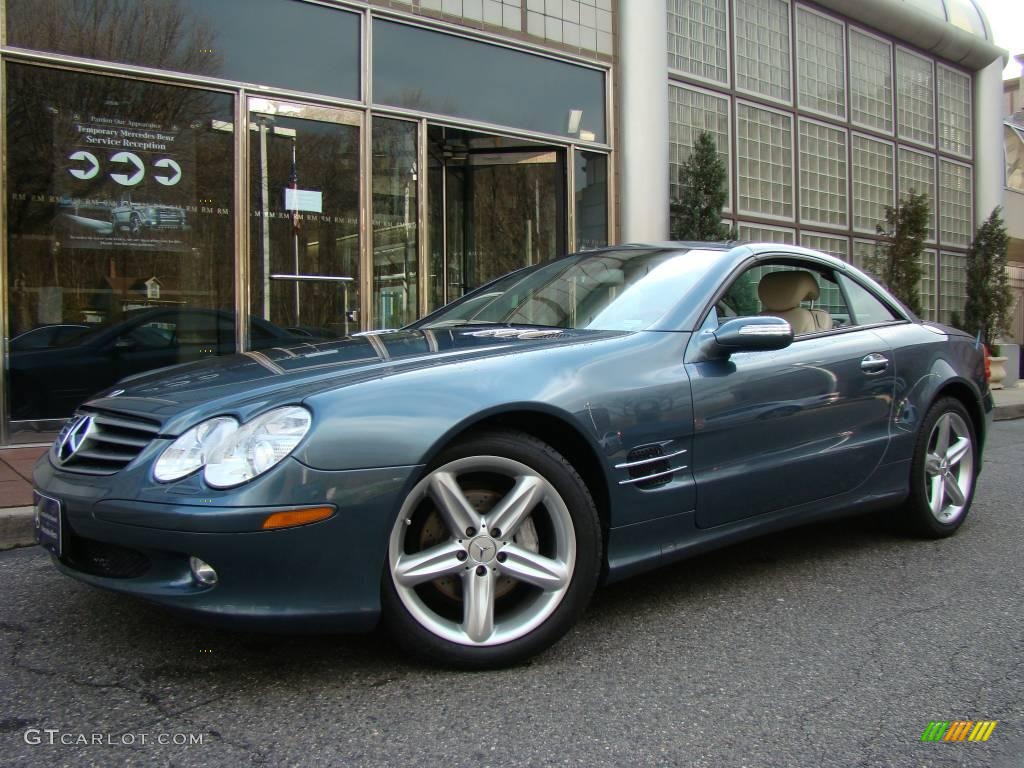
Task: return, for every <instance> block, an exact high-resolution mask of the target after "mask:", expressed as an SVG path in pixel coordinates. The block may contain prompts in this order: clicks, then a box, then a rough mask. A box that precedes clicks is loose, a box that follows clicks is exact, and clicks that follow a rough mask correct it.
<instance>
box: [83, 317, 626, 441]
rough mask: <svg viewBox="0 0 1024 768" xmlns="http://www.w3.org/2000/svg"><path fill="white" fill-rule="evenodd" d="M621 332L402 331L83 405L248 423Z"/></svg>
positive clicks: (305, 349) (244, 357)
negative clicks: (341, 394)
mask: <svg viewBox="0 0 1024 768" xmlns="http://www.w3.org/2000/svg"><path fill="white" fill-rule="evenodd" d="M624 333H626V332H622V331H587V330H568V329H547V328H524V327H519V328H516V327H512V328H509V327H504V326H503V327H487V328H474V327H469V328H458V329H445V330H423V331H419V330H403V331H385V332H377V333H367V334H362V335H359V336H355V337H350V338H346V339H341V340H332V341H327V342H316V343H306V344H300V345H297V346H289V347H274V348H272V349H264V350H259V351H251V352H245V353H242V354H237V355H226V356H223V357H215V358H209V359H207V360H202V361H198V362H194V363H185V364H183V365H175V366H172V367H170V368H163V369H160V370H157V371H149V372H147V373H143V374H139V375H136V376H132V377H129V378H127V379H123V380H122V381H120V382H118V383H117V384H116V385H115V386H114V387H113V388H111V389H109V390H107V391H105V392H102V393H100V394H99V395H97V396H96V397H95V398H93V399H91V400H90V401H89V402H88V403H86V406H87V407H91V408H102V409H109V410H114V411H118V412H121V413H127V414H133V415H137V416H141V417H145V418H150V419H155V420H158V421H160V422H161V423H162V424H163V427H164V428H163V429H162V431H163V432H164V434H174V432H175V430H176V429H177V428H180V425H177V424H173V423H171V422H172V420H173V417H174V416H176V415H177V414H179V413H182V412H184V411H186V410H188V411H190V412H193V411H199V412H201V414H205V413H210V414H212V413H214V412H220V413H225V412H227V413H236V414H237V415H238V416H239V417H240V418H242V419H245V418H247V417H248V415H249V414H250V413H251V412H253V411H256V410H259V409H261V408H263V407H265V406H266V404H267V403H268V401H270V400H274V401H282V395H284V396H286V397H287V399H288V401H290V402H297V401H300V400H302V399H304V398H306V397H309V396H310V395H313V394H316V393H318V392H321V391H324V390H327V389H335V388H338V387H341V386H346V385H349V384H354V383H357V382H361V381H366V380H369V379H375V378H382V377H385V376H392V375H395V374H398V373H402V372H405V371H410V370H418V369H423V368H429V367H434V366H443V365H454V364H458V363H461V362H465V361H467V360H475V359H479V358H482V357H490V356H494V355H504V354H509V353H512V352H520V351H527V350H530V349H537V348H550V347H557V346H563V345H567V344H578V343H580V342H583V341H593V340H596V339H601V338H606V337H615V336H622V335H624Z"/></svg>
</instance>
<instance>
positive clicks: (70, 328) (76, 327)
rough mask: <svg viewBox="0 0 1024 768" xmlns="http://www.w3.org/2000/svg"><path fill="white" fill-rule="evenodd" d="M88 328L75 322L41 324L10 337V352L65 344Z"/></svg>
mask: <svg viewBox="0 0 1024 768" xmlns="http://www.w3.org/2000/svg"><path fill="white" fill-rule="evenodd" d="M88 330H89V326H88V325H82V324H76V323H54V324H53V325H41V326H39V327H38V328H33V329H32V330H31V331H25V332H24V333H20V334H18V335H17V336H15V337H14V338H13V339H11V344H10V350H11V351H12V352H24V351H25V350H27V349H46V348H47V347H55V346H57V345H58V344H66V343H67V342H69V341H71V340H72V339H74V338H76V337H78V336H81V335H82V334H83V333H84V332H86V331H88Z"/></svg>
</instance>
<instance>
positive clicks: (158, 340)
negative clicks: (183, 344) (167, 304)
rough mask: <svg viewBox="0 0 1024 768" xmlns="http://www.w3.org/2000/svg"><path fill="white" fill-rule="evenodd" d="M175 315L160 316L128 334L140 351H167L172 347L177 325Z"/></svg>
mask: <svg viewBox="0 0 1024 768" xmlns="http://www.w3.org/2000/svg"><path fill="white" fill-rule="evenodd" d="M176 320H177V317H176V316H175V315H161V316H160V317H158V318H154V319H153V320H150V321H149V322H148V323H143V324H141V325H138V326H136V327H135V328H133V329H132V330H131V331H130V332H129V336H131V338H132V340H133V341H134V342H135V343H136V344H137V345H138V346H139V348H140V349H167V348H168V347H171V346H173V345H174V343H175V340H174V337H175V333H176V332H177V327H178V324H177V322H175V321H176Z"/></svg>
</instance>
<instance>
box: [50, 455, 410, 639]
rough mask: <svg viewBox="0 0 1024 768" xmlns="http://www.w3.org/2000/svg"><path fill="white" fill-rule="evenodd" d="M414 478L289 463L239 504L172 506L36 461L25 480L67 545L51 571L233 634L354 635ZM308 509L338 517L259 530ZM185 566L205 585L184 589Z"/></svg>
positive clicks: (187, 582)
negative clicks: (55, 503)
mask: <svg viewBox="0 0 1024 768" xmlns="http://www.w3.org/2000/svg"><path fill="white" fill-rule="evenodd" d="M418 469H419V468H418V467H414V466H413V467H389V468H384V469H361V470H351V471H322V470H314V469H311V468H309V467H307V466H305V465H303V464H301V463H299V462H298V461H296V460H295V459H293V458H289V459H287V460H286V461H285V462H283V463H282V464H281V465H280V466H278V467H276V468H275V469H274V470H272V471H271V472H269V473H268V476H267V477H266V478H262V477H261V478H257V480H256V481H253V483H251V484H248V485H246V486H243V488H244V489H245V490H244V492H243V493H238V494H235V495H234V496H236V497H237V498H233V495H232V494H231V492H230V491H227V492H223V491H222V492H217V493H215V494H214V493H210V494H209V497H208V498H197V496H196V494H191V493H188V494H182V495H181V496H180V499H181V500H180V501H178V500H177V499H175V498H174V497H173V494H172V493H170V492H169V493H167V494H165V497H164V498H162V499H160V500H159V501H154V500H142V499H139V498H138V495H142V494H131V493H126V492H125V491H126V490H127V489H126V488H125V483H124V481H123V480H121V481H115V480H114V479H113V477H114V476H108V477H89V476H84V475H76V474H72V473H69V472H64V471H61V470H59V469H57V468H55V467H54V466H53V465H52V463H51V462H50V460H49V458H48V457H45V456H44V457H43V458H42V459H40V461H39V463H38V464H37V465H36V467H35V471H34V482H35V486H36V488H37V489H38V490H39V491H40V492H41V493H43V494H45V495H47V496H50V497H53V498H56V499H58V500H59V501H60V502H61V505H62V517H63V525H64V533H65V540H64V544H65V546H64V551H63V554H62V557H61V558H59V559H58V558H56V557H54V563H55V564H56V566H57V567H58V568H59V569H60V570H61V571H62V572H64V573H65V574H67V575H69V576H72V577H74V578H76V579H78V580H80V581H84V582H86V583H88V584H92V585H94V586H97V587H103V588H106V589H110V590H114V591H117V592H123V593H126V594H131V595H135V596H137V597H141V598H144V599H146V600H149V601H152V602H155V603H159V604H161V605H164V606H167V607H170V608H173V609H177V610H180V611H185V612H188V613H190V614H193V615H194V616H195V617H197V618H203V619H207V620H212V621H214V622H217V623H226V624H230V625H231V626H234V627H251V628H260V629H269V630H274V631H310V630H317V631H327V630H339V631H360V630H366V629H370V628H372V627H373V626H374V624H375V623H376V621H377V618H378V615H379V613H380V578H381V573H382V569H383V567H384V562H385V557H386V550H387V539H388V535H389V533H390V529H391V525H392V523H393V521H394V516H395V515H396V514H397V511H398V509H399V507H400V506H401V500H402V499H403V498H404V496H405V493H406V492H407V491H408V488H409V487H410V485H411V483H412V482H414V481H415V476H416V475H417V474H418V471H417V470H418ZM261 481H262V482H261ZM192 483H193V484H197V483H198V480H193V481H192ZM258 485H263V486H264V487H265V490H266V491H267V493H265V494H262V496H263V497H264V498H259V497H260V496H261V494H260V493H259V490H260V489H259V487H252V486H258ZM287 489H292V491H293V492H292V493H287ZM197 490H198V489H197ZM236 490H241V489H236ZM179 493H180V491H179ZM149 495H151V496H152V494H149ZM133 496H135V498H132V497H133ZM257 501H260V502H262V503H256V502H257ZM282 502H285V503H282ZM312 503H317V504H319V505H321V506H323V505H328V504H329V505H332V506H334V507H335V509H336V512H335V514H334V515H333V516H332V517H330V518H328V519H326V520H323V521H321V522H317V523H311V524H308V525H302V526H298V527H294V528H284V529H278V530H269V531H264V530H261V529H260V525H261V524H262V521H263V520H264V519H265V518H266V516H267V515H269V514H270V513H272V512H275V511H279V510H282V509H293V508H295V507H297V506H306V505H309V504H312ZM190 556H195V557H199V558H201V559H202V560H204V561H206V562H207V563H209V564H210V565H212V566H213V567H214V568H215V569H216V571H217V575H218V581H217V583H216V584H215V585H214V586H212V587H210V586H202V585H200V584H198V583H196V582H195V581H194V580H193V578H192V576H191V572H190V570H189V562H188V561H189V557H190Z"/></svg>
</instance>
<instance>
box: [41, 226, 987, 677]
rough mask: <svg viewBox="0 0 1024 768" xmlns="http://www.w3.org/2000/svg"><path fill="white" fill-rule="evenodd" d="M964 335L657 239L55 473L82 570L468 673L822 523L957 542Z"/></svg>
mask: <svg viewBox="0 0 1024 768" xmlns="http://www.w3.org/2000/svg"><path fill="white" fill-rule="evenodd" d="M986 367H987V358H986V356H985V352H984V349H983V348H980V347H979V345H978V344H976V343H975V340H974V339H973V338H970V337H969V336H967V335H965V334H963V333H961V332H960V331H957V330H954V329H952V328H947V327H945V326H941V325H937V324H934V323H929V322H922V321H921V320H919V319H918V318H916V317H914V316H913V315H912V314H911V313H910V312H908V311H907V310H906V309H905V308H904V307H903V306H902V305H901V304H900V303H899V302H898V301H896V300H895V299H894V298H893V297H892V296H890V295H889V294H887V293H886V292H885V291H884V290H883V289H882V288H880V287H879V286H878V285H877V284H876V283H874V282H873V281H872V280H871V279H870V278H869V277H867V276H866V275H865V274H864V273H862V272H860V271H859V270H857V269H855V268H854V267H852V266H850V265H849V264H846V263H844V262H842V261H839V260H837V259H834V258H832V257H829V256H825V255H823V254H820V253H817V252H814V251H809V250H805V249H801V248H794V247H789V246H780V245H753V246H736V247H730V246H718V245H708V244H680V243H675V244H656V245H635V246H623V247H616V248H609V249H605V250H601V251H593V252H588V253H582V254H576V255H571V256H567V257H564V258H562V259H558V260H555V261H552V262H547V263H544V264H540V265H537V266H533V267H529V268H527V269H523V270H520V271H518V272H514V273H512V274H509V275H506V276H505V277H502V278H500V279H498V280H496V281H494V282H492V283H490V284H488V285H485V286H483V287H481V288H479V289H478V290H476V291H474V292H472V293H470V294H467V295H466V296H465V297H464V298H462V299H461V300H459V301H457V302H455V303H453V304H450V305H449V306H447V307H444V308H442V309H441V310H439V311H437V312H435V313H433V314H431V315H429V316H427V317H425V318H423V319H422V320H420V321H418V322H416V323H414V324H413V325H411V326H409V327H407V328H404V329H402V330H398V331H380V332H373V333H364V334H360V335H358V336H356V337H353V338H349V339H343V340H332V341H328V342H319V343H308V344H302V345H299V346H292V347H288V348H275V349H264V350H261V351H253V352H248V353H245V354H241V355H234V356H230V357H222V358H216V359H212V360H208V361H204V362H197V363H190V364H186V365H182V366H177V367H174V368H169V369H164V370H162V371H158V372H154V373H150V374H143V375H139V376H135V377H132V378H130V379H125V380H123V381H122V382H120V383H119V384H118V385H117V387H116V388H115V389H112V390H110V391H107V392H104V393H101V394H99V395H97V396H96V397H95V398H93V399H92V400H90V401H88V402H87V403H85V404H84V405H83V406H81V407H80V408H79V410H78V412H77V413H76V414H75V416H74V418H73V419H71V420H70V421H69V422H68V424H67V425H66V426H65V428H64V430H63V431H62V432H61V434H60V437H59V438H58V440H57V441H56V443H55V444H54V446H53V448H52V450H51V451H50V453H49V455H48V456H46V457H43V458H42V459H41V460H40V461H39V463H38V464H37V466H36V468H35V486H36V492H37V496H36V525H37V531H38V537H39V539H40V542H41V543H42V544H43V545H44V546H46V547H47V548H49V549H50V550H51V551H52V553H53V559H54V562H55V563H56V565H57V567H58V568H60V569H61V570H62V571H63V572H65V573H66V574H68V575H70V576H73V577H75V578H77V579H80V580H82V581H85V582H88V583H90V584H94V585H96V586H100V587H106V588H108V589H113V590H117V591H120V592H124V593H128V594H131V595H136V596H139V597H142V598H145V599H147V600H152V601H154V602H157V603H161V604H163V605H166V606H170V607H173V608H176V609H180V610H183V611H187V612H189V613H191V614H194V615H196V616H204V617H207V618H213V619H221V620H226V621H228V622H230V623H231V624H232V625H235V626H244V625H249V624H252V625H261V626H268V625H269V626H270V627H271V628H279V629H298V628H302V629H313V630H334V629H348V630H365V629H370V628H372V627H374V626H375V625H376V624H377V623H378V620H379V619H380V618H382V617H383V620H384V622H385V624H386V625H387V626H388V627H389V629H390V630H391V632H392V633H393V634H394V636H395V637H396V638H397V639H398V640H399V641H400V642H401V643H402V644H403V645H404V646H406V647H407V648H408V649H409V650H411V651H413V652H416V653H418V654H420V655H422V656H425V657H427V658H430V659H434V660H440V661H442V662H444V663H448V664H453V665H458V666H462V667H465V668H476V667H486V666H496V665H502V664H509V663H513V662H516V661H518V660H521V659H523V658H525V657H527V656H529V655H531V654H534V653H537V652H538V651H540V650H542V649H543V648H545V647H547V646H549V645H550V644H552V643H553V642H555V641H556V640H557V639H558V638H559V637H560V636H561V635H562V634H563V633H565V632H566V630H567V629H569V627H571V626H572V625H573V623H574V622H575V621H576V620H577V618H578V617H579V616H580V614H581V612H582V611H583V610H584V608H585V607H586V605H587V602H588V600H589V599H590V597H591V594H592V593H593V591H594V589H595V587H596V586H597V585H598V584H599V583H601V582H606V581H611V580H616V579H621V578H622V577H624V576H627V575H630V574H634V573H637V572H639V571H643V570H646V569H649V568H653V567H656V566H659V565H663V564H665V563H668V562H671V561H673V560H676V559H678V558H682V557H686V556H689V555H692V554H694V553H697V552H700V551H703V550H706V549H708V548H711V547H716V546H721V545H723V544H727V543H729V542H734V541H737V540H739V539H743V538H747V537H750V536H754V535H757V534H761V533H764V532H767V531H772V530H778V529H781V528H785V527H788V526H793V525H798V524H801V523H806V522H808V521H811V520H819V519H822V518H826V517H831V516H836V515H840V514H848V513H855V512H866V511H870V510H884V511H885V514H887V515H889V516H891V517H892V518H893V520H894V521H898V522H899V523H900V524H902V525H903V526H905V527H906V528H907V529H908V530H910V531H912V532H914V533H916V534H918V535H924V536H930V537H939V536H948V535H950V534H952V533H953V532H955V531H956V530H957V529H958V528H959V527H960V525H961V524H962V523H963V522H964V519H965V517H966V516H967V513H968V510H969V509H970V506H971V500H972V497H973V495H974V491H975V485H976V480H977V477H978V472H979V470H980V468H981V457H982V446H983V443H984V439H985V433H986V431H987V427H988V424H989V421H990V418H991V410H992V398H991V393H990V392H989V389H988V383H987V380H986Z"/></svg>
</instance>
